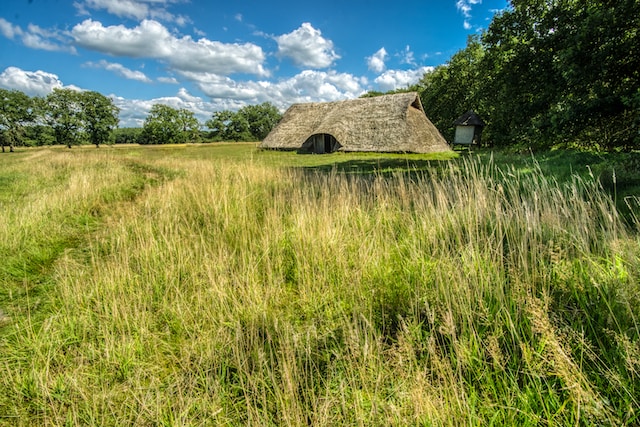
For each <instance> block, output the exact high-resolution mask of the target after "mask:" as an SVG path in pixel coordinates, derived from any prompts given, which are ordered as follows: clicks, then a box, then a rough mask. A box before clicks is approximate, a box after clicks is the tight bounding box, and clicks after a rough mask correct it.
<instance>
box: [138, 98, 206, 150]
mask: <svg viewBox="0 0 640 427" xmlns="http://www.w3.org/2000/svg"><path fill="white" fill-rule="evenodd" d="M199 128H200V124H199V122H198V120H197V119H196V118H195V115H194V114H193V112H191V111H188V110H186V109H176V108H173V107H170V106H168V105H164V104H155V105H153V107H151V111H150V112H149V115H148V116H147V118H146V119H145V121H144V125H143V127H142V133H141V134H140V143H141V144H181V143H185V142H190V141H196V140H198V139H199Z"/></svg>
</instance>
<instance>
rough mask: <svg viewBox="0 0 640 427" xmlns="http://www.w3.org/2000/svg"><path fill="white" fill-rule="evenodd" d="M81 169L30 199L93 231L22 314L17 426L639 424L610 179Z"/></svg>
mask: <svg viewBox="0 0 640 427" xmlns="http://www.w3.org/2000/svg"><path fill="white" fill-rule="evenodd" d="M66 156H70V155H68V154H61V153H54V154H53V155H51V156H50V157H47V158H46V159H43V160H42V166H41V167H43V168H49V169H51V170H54V169H55V168H56V166H54V165H56V164H59V163H62V164H64V165H65V166H64V171H65V173H64V174H62V175H61V176H60V177H59V178H58V181H59V184H56V185H53V184H51V185H49V184H46V183H45V184H44V185H43V186H44V188H46V189H47V190H46V191H45V193H46V195H44V193H41V194H40V195H39V196H35V195H31V194H37V193H31V192H29V193H28V194H27V195H25V198H26V199H28V200H31V198H43V199H42V200H43V205H47V206H50V204H51V203H53V202H54V200H55V201H56V203H60V206H61V207H60V208H56V209H61V212H62V213H61V214H60V215H61V216H62V217H69V216H73V215H80V214H82V213H83V212H87V211H88V212H90V213H91V212H93V214H92V215H93V216H92V218H94V219H93V220H92V221H93V222H92V223H91V224H92V225H91V226H90V227H85V229H83V230H84V231H82V232H78V238H77V239H76V241H75V243H74V244H73V245H67V246H65V250H61V251H58V252H57V253H56V255H55V257H53V258H52V262H51V265H50V266H48V267H47V268H46V269H44V270H42V271H41V274H45V275H46V277H48V280H49V282H50V285H48V286H47V287H46V292H43V295H41V296H40V298H41V299H42V300H43V301H45V300H46V301H47V304H46V306H45V307H40V308H36V310H37V311H38V313H39V314H38V316H37V317H32V316H31V315H30V313H26V312H25V311H23V310H21V309H20V308H19V307H18V306H17V304H16V301H18V300H16V299H15V298H16V297H15V296H13V295H3V299H4V301H0V307H2V305H3V304H4V309H5V311H7V316H8V318H7V320H5V321H4V325H3V327H2V330H1V331H0V340H1V341H0V370H1V373H2V375H0V389H2V390H4V392H3V393H0V423H5V424H23V425H27V424H50V425H59V424H65V423H67V424H100V425H103V424H104V425H158V424H160V425H218V424H223V425H224V424H231V425H245V424H250V425H308V424H312V425H421V424H422V425H461V424H464V425H486V424H497V425H505V424H517V425H523V424H524V425H526V424H531V425H533V424H535V425H539V424H559V425H567V424H576V425H589V424H616V425H619V424H629V425H632V424H637V423H638V422H639V420H638V415H637V414H638V408H639V406H640V405H639V401H638V396H639V395H640V350H639V349H638V348H639V342H640V341H639V340H640V327H639V326H638V321H639V319H640V308H639V307H640V305H639V304H638V302H639V301H638V299H639V298H640V289H639V288H640V262H639V261H638V259H639V255H640V240H638V237H637V235H636V234H634V233H632V231H630V230H629V229H628V228H627V226H625V225H624V224H623V223H622V221H621V220H620V218H619V216H618V214H617V212H616V210H615V207H614V205H613V203H612V201H611V200H610V198H609V197H607V196H606V195H605V194H604V193H603V192H602V191H601V190H600V189H599V187H598V185H597V183H596V181H595V180H593V181H591V180H583V179H580V178H577V177H574V178H573V179H571V180H570V181H568V182H563V183H558V182H556V181H555V180H554V179H552V178H549V177H546V176H545V175H544V174H543V173H542V172H541V171H540V170H539V169H537V170H534V171H533V172H531V173H527V174H522V173H520V172H518V171H517V170H515V169H512V168H509V167H502V166H501V167H499V166H497V165H495V164H493V162H491V161H488V162H481V161H479V160H477V159H472V158H469V159H462V160H459V161H452V162H451V163H449V165H448V166H445V167H444V168H443V169H441V170H439V171H434V172H433V173H430V172H416V173H396V174H393V175H392V176H388V175H387V176H382V175H373V176H347V175H345V174H343V173H340V172H339V171H337V170H334V171H333V172H320V171H302V170H300V169H282V168H273V167H270V166H268V165H264V164H260V163H258V162H255V161H246V162H233V163H230V162H225V161H223V160H215V161H202V160H197V159H186V158H166V159H155V160H153V162H144V161H142V160H140V161H139V162H138V163H134V164H132V163H131V160H130V159H129V160H126V161H125V160H123V159H122V158H118V157H117V156H112V155H108V156H107V158H106V159H105V157H104V156H105V155H104V154H91V153H83V154H82V155H79V154H76V155H74V156H73V157H66ZM65 162H66V163H65ZM149 170H153V171H155V172H154V174H156V175H157V174H159V173H162V172H158V171H165V172H166V171H169V170H179V171H181V173H180V174H175V173H174V174H170V176H169V175H167V176H168V177H170V178H171V179H168V180H155V181H153V184H154V185H142V184H140V183H141V182H142V183H144V182H146V181H140V180H143V179H145V177H146V178H147V179H149V174H150V172H149ZM51 173H53V174H54V175H55V173H54V172H51ZM154 176H155V175H154ZM43 182H48V181H47V180H46V179H45V180H44V181H43ZM135 182H138V183H139V185H138V186H137V187H135V188H136V190H135V191H133V192H131V193H130V197H129V196H123V195H122V193H119V192H118V191H117V190H114V188H127V187H129V188H131V185H132V183H135ZM74 183H75V184H74ZM78 183H87V185H86V186H85V185H78ZM105 183H110V184H109V185H107V187H105V185H106V184H105ZM109 188H111V190H109ZM34 191H35V190H34ZM114 191H115V192H116V193H117V194H118V196H115V197H111V198H109V197H105V194H109V193H110V192H114ZM56 197H57V198H56ZM88 201H91V202H90V203H89V202H88ZM34 203H35V202H32V201H29V202H20V203H18V204H17V206H16V207H11V206H5V205H3V210H4V211H5V212H4V213H5V214H8V215H15V216H16V217H21V218H24V221H23V222H21V223H19V226H18V227H16V228H17V229H19V230H20V231H19V232H20V233H23V236H32V237H29V239H31V240H32V241H33V242H35V244H37V241H39V239H42V238H44V237H43V236H44V235H56V236H57V235H63V236H64V235H65V232H64V231H58V230H54V231H53V232H49V233H45V232H43V233H42V235H41V234H37V232H36V231H35V230H43V229H48V227H53V226H54V224H55V223H56V222H57V218H58V217H57V216H56V215H54V214H52V213H51V210H50V209H49V210H48V209H41V210H38V209H35V208H30V206H32V205H33V204H34ZM65 203H66V204H65ZM87 204H89V205H91V206H92V208H89V209H88V208H87ZM56 206H57V205H56ZM39 212H43V213H42V214H39ZM1 227H5V228H1ZM11 233H12V232H11V230H10V228H9V226H7V225H6V223H5V224H4V225H0V235H2V236H9V235H10V234H11ZM34 233H35V234H34ZM33 236H35V237H33ZM24 239H27V237H22V240H24ZM8 246H10V247H11V248H17V247H20V243H13V244H11V245H8ZM12 256H13V258H12ZM8 258H10V259H16V258H15V255H9V256H8ZM18 259H19V258H18ZM43 268H44V267H43ZM7 277H8V276H7ZM34 277H35V276H34ZM31 279H33V280H35V279H34V278H33V277H32V278H31ZM31 279H30V280H31ZM5 280H8V281H9V280H10V281H11V286H12V287H14V288H20V286H21V280H20V278H19V277H16V276H15V275H14V276H11V277H9V278H8V279H5ZM33 280H32V281H33ZM33 286H34V287H36V284H33ZM20 298H22V299H20V300H19V301H20V302H21V303H22V302H24V303H25V304H26V296H22V297H20Z"/></svg>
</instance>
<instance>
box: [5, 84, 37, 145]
mask: <svg viewBox="0 0 640 427" xmlns="http://www.w3.org/2000/svg"><path fill="white" fill-rule="evenodd" d="M33 110H34V103H33V100H32V99H31V98H29V97H28V96H27V95H25V94H24V93H22V92H20V91H17V90H6V89H0V146H2V151H3V152H4V150H5V148H4V147H5V146H8V147H9V151H13V147H14V146H16V145H22V143H23V141H24V127H25V125H27V124H29V123H31V122H32V121H33V120H34V111H33Z"/></svg>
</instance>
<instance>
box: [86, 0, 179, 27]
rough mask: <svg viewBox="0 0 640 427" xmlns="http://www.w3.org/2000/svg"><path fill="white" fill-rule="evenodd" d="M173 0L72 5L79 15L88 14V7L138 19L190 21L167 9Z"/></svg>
mask: <svg viewBox="0 0 640 427" xmlns="http://www.w3.org/2000/svg"><path fill="white" fill-rule="evenodd" d="M175 2H176V1H175V0H84V1H76V2H75V3H74V6H75V7H76V9H77V10H78V11H79V13H80V14H81V15H89V11H88V10H89V9H92V10H105V11H106V12H107V13H110V14H112V15H115V16H118V17H120V18H131V19H136V20H138V21H140V20H142V19H146V18H152V19H160V20H163V21H168V22H174V23H176V24H177V25H180V26H182V25H185V24H186V23H188V22H190V19H189V18H188V17H185V16H182V15H174V14H172V13H170V12H169V11H168V10H167V6H169V5H170V4H171V3H175Z"/></svg>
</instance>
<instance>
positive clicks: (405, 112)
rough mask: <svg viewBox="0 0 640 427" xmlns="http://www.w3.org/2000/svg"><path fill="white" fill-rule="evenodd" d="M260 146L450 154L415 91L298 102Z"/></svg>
mask: <svg viewBox="0 0 640 427" xmlns="http://www.w3.org/2000/svg"><path fill="white" fill-rule="evenodd" d="M260 147H261V148H268V149H279V150H298V151H299V152H313V153H327V152H333V151H380V152H412V153H429V152H435V151H448V150H450V148H449V146H448V145H447V142H446V141H445V139H444V138H443V137H442V135H441V134H440V132H438V129H436V127H435V126H434V125H433V124H432V123H431V122H430V121H429V119H428V118H427V116H426V115H425V113H424V109H423V108H422V103H421V102H420V97H419V96H418V94H417V93H415V92H410V93H398V94H393V95H383V96H378V97H373V98H359V99H353V100H349V101H338V102H322V103H309V104H294V105H292V106H291V107H290V108H289V109H288V110H287V111H286V113H285V114H284V116H283V117H282V120H280V122H279V123H278V124H277V125H276V127H275V128H274V129H273V130H272V131H271V133H269V135H267V137H266V138H265V139H264V141H262V144H260Z"/></svg>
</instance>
